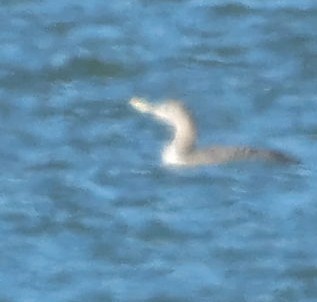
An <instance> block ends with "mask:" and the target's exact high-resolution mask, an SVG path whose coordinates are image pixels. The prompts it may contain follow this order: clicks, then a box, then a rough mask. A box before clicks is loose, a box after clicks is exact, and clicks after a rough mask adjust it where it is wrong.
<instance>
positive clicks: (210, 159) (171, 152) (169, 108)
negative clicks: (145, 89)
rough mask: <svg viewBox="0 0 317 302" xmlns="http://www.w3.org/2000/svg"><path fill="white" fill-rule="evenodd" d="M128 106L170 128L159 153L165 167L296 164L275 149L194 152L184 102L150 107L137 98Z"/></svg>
mask: <svg viewBox="0 0 317 302" xmlns="http://www.w3.org/2000/svg"><path fill="white" fill-rule="evenodd" d="M129 103H130V105H131V106H132V107H133V108H134V109H136V110H138V111H139V112H142V113H148V114H150V115H152V116H154V117H155V118H156V119H158V120H160V121H162V122H164V123H166V124H168V125H169V126H171V127H172V128H173V130H174V136H173V139H172V140H171V142H170V143H169V144H168V145H167V146H166V147H165V148H164V149H163V152H162V161H163V164H165V165H171V166H182V167H193V166H198V165H217V164H223V163H227V162H231V161H237V160H248V159H264V160H271V161H276V162H282V163H298V162H297V160H296V159H294V158H292V157H289V156H288V155H285V154H283V153H282V152H279V151H274V150H263V149H254V148H249V147H232V146H228V147H227V146H213V147H210V148H205V149H196V146H195V144H196V134H197V132H196V127H195V123H194V120H193V118H192V117H191V115H190V113H189V112H188V110H187V109H186V107H185V106H184V105H183V103H181V102H180V101H174V100H170V101H166V102H163V103H161V104H152V103H150V102H148V101H147V100H145V99H143V98H136V97H134V98H132V99H131V100H130V102H129Z"/></svg>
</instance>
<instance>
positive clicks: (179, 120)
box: [165, 114, 196, 156]
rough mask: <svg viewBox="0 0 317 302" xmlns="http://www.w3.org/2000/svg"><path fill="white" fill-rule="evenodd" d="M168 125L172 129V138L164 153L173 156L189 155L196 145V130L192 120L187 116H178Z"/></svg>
mask: <svg viewBox="0 0 317 302" xmlns="http://www.w3.org/2000/svg"><path fill="white" fill-rule="evenodd" d="M170 124H171V125H172V127H173V130H174V136H173V139H172V141H171V142H170V144H169V145H168V146H167V147H166V148H165V152H169V153H170V154H175V156H181V155H186V154H188V153H190V152H191V151H192V150H193V148H194V146H195V143H196V128H195V125H194V121H193V120H192V118H191V117H190V116H189V115H188V114H182V115H178V116H176V117H175V119H174V120H173V121H172V122H171V123H170Z"/></svg>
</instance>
